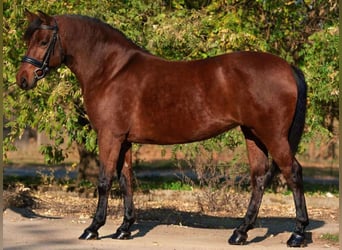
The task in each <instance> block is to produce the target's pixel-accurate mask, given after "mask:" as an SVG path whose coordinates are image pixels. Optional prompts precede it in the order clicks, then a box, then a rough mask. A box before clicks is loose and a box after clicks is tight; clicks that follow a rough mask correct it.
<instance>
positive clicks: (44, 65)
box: [21, 20, 63, 81]
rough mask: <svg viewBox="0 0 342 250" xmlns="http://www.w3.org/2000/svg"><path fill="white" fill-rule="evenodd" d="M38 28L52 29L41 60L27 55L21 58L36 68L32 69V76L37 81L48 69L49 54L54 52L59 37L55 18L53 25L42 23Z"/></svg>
mask: <svg viewBox="0 0 342 250" xmlns="http://www.w3.org/2000/svg"><path fill="white" fill-rule="evenodd" d="M38 29H41V30H52V31H53V33H52V38H51V40H50V43H49V46H48V48H47V50H46V52H45V55H44V58H43V61H42V62H40V61H38V60H37V59H34V58H32V57H29V56H24V57H23V58H22V60H21V62H26V63H30V64H32V65H33V66H35V67H37V68H38V69H36V70H35V71H34V78H35V80H37V81H38V80H40V79H42V78H44V77H45V76H46V74H47V72H48V71H49V60H50V56H51V53H54V48H55V44H56V41H57V40H58V39H59V36H58V33H57V32H58V26H57V22H56V20H55V25H54V26H49V25H44V24H42V25H40V26H39V28H38ZM60 46H61V45H60ZM61 58H62V47H61ZM62 61H63V58H62V59H61V63H62Z"/></svg>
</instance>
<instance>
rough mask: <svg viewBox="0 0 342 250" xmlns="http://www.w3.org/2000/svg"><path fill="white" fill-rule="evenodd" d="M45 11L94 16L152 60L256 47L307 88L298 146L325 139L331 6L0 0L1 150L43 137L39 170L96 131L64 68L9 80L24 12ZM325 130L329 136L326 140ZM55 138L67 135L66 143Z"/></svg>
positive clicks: (332, 46) (222, 141) (208, 144)
mask: <svg viewBox="0 0 342 250" xmlns="http://www.w3.org/2000/svg"><path fill="white" fill-rule="evenodd" d="M27 6H30V8H31V11H36V10H42V11H45V12H47V13H49V14H65V13H69V14H73V13H74V14H82V15H89V16H93V17H97V18H99V19H101V20H103V21H105V22H107V23H109V24H111V25H113V26H114V27H116V28H118V29H119V30H121V31H122V32H124V33H125V34H126V35H127V37H129V38H130V39H131V40H133V41H134V42H135V43H137V44H138V45H140V46H141V47H143V48H145V49H147V50H149V51H150V52H151V53H153V54H156V55H159V56H161V57H164V58H168V59H170V60H190V59H200V58H207V57H210V56H214V55H218V54H222V53H227V52H230V51H235V50H261V51H268V52H271V53H274V54H277V55H279V56H281V57H283V58H285V59H287V60H288V61H289V62H292V63H295V64H297V65H300V66H301V67H302V68H303V69H304V71H305V73H306V76H307V81H308V84H309V87H310V88H309V104H310V105H309V111H308V119H307V127H306V134H305V136H306V139H307V140H308V138H312V137H313V136H315V135H317V134H319V135H322V134H323V135H324V136H332V135H333V133H336V132H335V131H332V129H331V121H335V120H338V116H337V113H338V108H337V102H338V94H339V90H338V85H337V82H338V49H337V44H338V38H339V34H338V4H337V3H336V2H335V1H333V0H328V1H326V0H324V1H323V0H315V1H306V0H305V1H280V0H276V1H263V0H257V1H246V0H242V1H236V0H229V1H218V0H212V1H195V0H184V1H174V0H156V1H142V0H131V1H107V0H103V1H95V0H90V1H89V0H86V1H85V0H78V1H38V2H37V1H33V0H25V1H23V0H17V1H13V0H6V1H4V13H3V14H4V15H3V24H4V28H3V32H4V33H3V37H4V47H3V55H4V71H3V78H4V113H5V119H6V124H5V126H6V127H7V128H10V132H9V134H8V135H7V136H6V138H5V140H4V152H6V151H7V150H13V148H14V147H13V142H14V140H15V139H17V138H18V137H20V136H21V135H22V134H23V132H24V129H25V128H27V127H32V128H35V129H37V130H38V131H45V132H46V133H47V134H48V135H49V136H50V138H51V139H52V141H53V142H54V144H53V145H43V146H42V149H41V152H42V153H43V154H45V155H46V161H47V162H48V163H56V162H60V161H63V159H64V158H65V156H66V155H67V154H68V148H69V147H70V145H71V144H72V142H77V143H79V144H84V145H85V146H86V149H87V150H89V151H91V152H96V150H97V145H96V134H95V133H94V131H92V130H91V127H90V125H89V122H88V121H87V116H86V114H85V113H84V110H83V108H82V102H83V100H82V96H81V92H80V89H79V86H78V83H77V81H76V79H75V76H74V75H73V74H72V73H71V72H70V70H69V69H67V68H65V67H62V68H60V69H59V70H57V72H56V73H54V74H51V75H50V76H49V77H48V78H47V79H45V80H43V81H41V83H40V84H39V86H38V87H37V89H36V90H35V91H29V92H25V91H22V90H20V89H19V88H18V87H16V86H15V74H16V71H17V68H18V66H19V62H20V58H21V56H22V55H23V54H24V52H25V48H26V46H25V45H24V43H23V41H22V35H23V32H24V30H25V28H26V20H25V17H24V8H25V7H27ZM327 131H328V132H329V133H327ZM64 138H68V139H67V140H68V141H67V142H66V145H67V146H66V147H63V145H65V142H64ZM241 143H243V139H242V136H241V135H240V134H239V133H238V132H237V131H231V132H228V133H225V134H223V135H220V136H218V137H216V138H213V139H210V140H207V141H204V142H200V143H195V144H191V145H188V146H185V145H178V146H175V148H174V150H175V151H176V150H181V151H183V150H190V151H191V152H192V153H191V154H188V155H189V157H190V158H191V157H194V156H195V155H196V154H197V153H198V152H199V151H198V150H199V148H203V149H205V150H208V151H213V150H222V149H223V148H228V149H234V148H235V147H236V146H237V145H240V144H241Z"/></svg>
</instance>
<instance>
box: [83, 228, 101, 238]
mask: <svg viewBox="0 0 342 250" xmlns="http://www.w3.org/2000/svg"><path fill="white" fill-rule="evenodd" d="M78 239H80V240H98V239H99V233H98V232H97V231H91V230H89V229H86V230H84V232H83V234H82V235H81V236H80V237H79V238H78Z"/></svg>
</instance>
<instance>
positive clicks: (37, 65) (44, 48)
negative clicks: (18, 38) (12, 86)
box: [16, 10, 64, 90]
mask: <svg viewBox="0 0 342 250" xmlns="http://www.w3.org/2000/svg"><path fill="white" fill-rule="evenodd" d="M25 14H26V17H27V19H28V21H29V26H28V28H27V30H26V31H25V34H24V40H25V41H26V43H27V46H28V49H27V52H26V55H25V56H24V57H23V58H22V63H21V65H20V68H19V70H18V73H17V76H16V80H17V84H18V85H19V86H20V87H21V88H22V89H26V90H28V89H32V88H34V87H35V86H36V85H37V82H38V80H40V79H42V78H44V77H45V76H46V75H47V73H48V72H49V69H50V68H55V67H58V66H60V65H61V64H62V63H63V60H64V54H63V49H62V45H61V41H60V38H59V35H58V25H57V22H56V19H55V18H54V17H51V16H49V15H47V14H45V13H43V12H41V11H38V14H34V13H31V12H30V11H28V10H25ZM57 44H58V45H57Z"/></svg>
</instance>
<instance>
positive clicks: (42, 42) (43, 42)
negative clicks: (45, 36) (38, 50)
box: [39, 40, 49, 46]
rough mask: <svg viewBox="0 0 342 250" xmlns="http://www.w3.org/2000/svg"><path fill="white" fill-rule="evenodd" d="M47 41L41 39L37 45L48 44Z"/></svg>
mask: <svg viewBox="0 0 342 250" xmlns="http://www.w3.org/2000/svg"><path fill="white" fill-rule="evenodd" d="M48 43H49V42H48V41H45V40H43V41H41V42H40V43H39V45H40V46H46V45H48Z"/></svg>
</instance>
